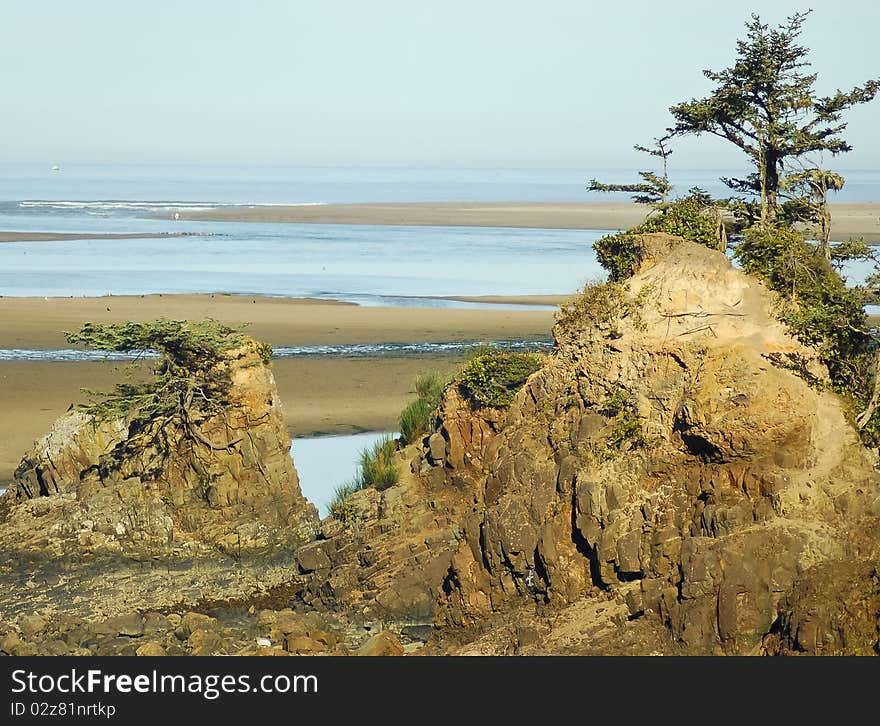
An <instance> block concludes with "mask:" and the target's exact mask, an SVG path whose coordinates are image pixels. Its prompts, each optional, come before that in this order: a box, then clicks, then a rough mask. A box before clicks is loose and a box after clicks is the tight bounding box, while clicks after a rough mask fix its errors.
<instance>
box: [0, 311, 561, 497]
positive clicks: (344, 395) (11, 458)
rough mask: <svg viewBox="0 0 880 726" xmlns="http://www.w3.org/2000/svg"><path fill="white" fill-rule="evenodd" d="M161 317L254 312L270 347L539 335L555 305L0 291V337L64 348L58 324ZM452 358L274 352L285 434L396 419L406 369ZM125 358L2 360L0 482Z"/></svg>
mask: <svg viewBox="0 0 880 726" xmlns="http://www.w3.org/2000/svg"><path fill="white" fill-rule="evenodd" d="M517 299H519V300H521V301H522V302H531V303H533V304H537V303H535V301H534V300H533V299H532V298H528V297H526V298H517ZM501 300H504V299H503V298H502V299H501ZM162 316H164V317H168V318H173V319H197V318H203V317H208V316H210V317H214V318H216V319H218V320H222V321H224V322H228V323H244V322H252V323H253V324H252V325H251V326H250V327H249V328H248V331H249V333H250V334H251V335H253V336H254V337H256V338H258V339H261V340H266V341H268V342H270V343H272V344H273V345H276V346H278V345H316V344H329V343H332V344H345V343H377V342H398V343H406V342H428V341H434V342H450V341H461V340H478V341H481V340H486V341H488V340H501V339H509V340H539V339H540V340H546V339H548V338H549V337H550V328H551V326H552V324H553V311H552V310H485V309H471V310H450V309H443V308H375V307H358V306H355V305H349V304H344V303H336V302H333V301H316V300H296V299H283V298H263V297H242V296H233V295H214V296H212V295H148V296H145V297H105V298H48V299H43V298H0V319H2V320H3V321H4V324H3V326H2V327H0V348H26V349H52V348H64V347H70V346H69V345H68V344H67V343H66V341H65V340H64V335H63V333H62V332H61V331H63V330H74V329H77V328H78V327H79V326H81V325H82V323H84V322H87V321H95V322H119V321H125V320H153V319H155V318H158V317H162ZM460 361H461V355H444V356H406V357H371V358H327V357H324V358H317V357H308V358H294V359H279V360H276V361H274V363H273V368H274V370H275V376H276V379H277V382H278V386H279V391H280V393H281V398H282V402H283V405H284V413H285V418H286V421H287V424H288V427H289V429H290V431H291V433H292V434H293V435H295V436H308V435H317V434H344V433H353V432H357V431H363V430H393V429H395V428H396V425H397V416H398V414H399V413H400V409H401V408H402V407H403V406H404V404H405V403H406V402H407V400H408V399H409V398H410V396H411V395H412V384H413V380H414V378H415V376H416V375H418V374H419V373H422V372H425V371H429V370H438V371H441V372H443V373H447V372H451V371H452V370H454V369H455V368H456V367H457V366H458V365H460ZM125 368H127V366H126V365H125V364H122V363H118V362H33V361H27V362H11V361H10V362H0V412H2V416H0V482H2V481H8V480H9V479H10V478H11V476H12V472H13V470H14V469H15V467H16V466H17V464H18V462H19V460H20V458H21V456H22V454H23V453H24V452H25V451H26V450H27V448H28V447H30V446H31V444H32V443H33V441H34V440H35V439H37V438H39V437H40V436H42V435H43V434H45V433H46V432H47V431H48V429H49V426H51V424H52V422H53V421H54V420H55V419H56V418H57V417H58V416H60V415H61V414H62V413H64V411H66V410H67V408H68V407H69V406H70V404H71V403H82V402H85V401H86V397H85V395H84V394H83V393H82V392H81V390H80V389H82V388H88V389H93V390H109V389H110V388H112V386H113V384H114V383H116V382H118V381H120V380H122V376H123V371H124V369H125Z"/></svg>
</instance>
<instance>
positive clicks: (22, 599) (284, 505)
mask: <svg viewBox="0 0 880 726" xmlns="http://www.w3.org/2000/svg"><path fill="white" fill-rule="evenodd" d="M218 365H222V366H226V367H228V372H229V374H230V375H229V379H228V380H229V381H230V383H231V385H230V386H229V390H228V397H227V402H226V405H224V406H223V407H222V408H220V409H219V410H217V411H214V412H212V413H209V414H207V415H206V416H204V417H202V418H200V420H199V421H198V425H197V427H196V426H190V427H189V429H187V428H186V427H185V426H183V425H181V422H180V420H179V419H178V418H176V417H171V418H169V419H157V420H154V421H152V422H150V424H149V425H148V426H146V427H145V428H144V427H143V425H142V424H141V426H140V427H137V426H135V425H134V424H133V423H132V420H131V419H130V418H110V419H96V418H93V417H91V416H89V415H87V414H86V413H83V412H80V411H70V412H68V413H67V414H66V415H65V416H63V417H62V418H61V419H59V421H58V422H57V423H56V424H55V425H54V426H53V428H52V430H51V431H50V432H49V434H47V435H46V436H45V437H44V438H43V439H41V440H40V441H38V442H37V443H36V445H35V446H34V448H33V450H32V451H30V452H29V453H28V454H27V455H26V456H25V457H24V458H23V460H22V463H21V465H20V466H19V467H18V469H17V471H16V472H15V482H14V484H13V486H11V487H10V488H9V490H8V491H7V492H6V494H5V495H4V496H3V497H0V550H2V552H3V558H2V562H0V624H2V622H3V621H6V622H7V623H8V622H13V621H15V620H16V619H17V618H18V617H19V616H21V615H23V614H29V613H33V612H37V611H38V612H41V613H43V614H44V616H45V617H47V618H49V619H56V618H59V617H68V616H70V617H78V618H86V619H88V620H93V619H95V618H98V619H100V618H107V617H110V616H113V615H115V614H118V613H119V612H130V611H131V610H139V611H141V612H144V611H149V610H166V611H167V610H170V609H186V608H192V607H215V606H218V605H220V604H222V603H224V602H232V603H241V602H250V601H259V600H260V599H261V598H262V599H270V600H271V599H272V598H274V597H277V595H275V594H274V593H276V592H277V591H278V589H279V588H282V589H283V588H284V587H287V586H288V585H289V583H290V582H291V580H292V579H295V578H296V577H297V569H296V567H295V565H294V563H293V556H292V552H293V550H295V549H296V548H297V547H298V546H299V545H301V544H303V543H304V542H308V541H311V540H312V539H313V538H314V534H315V529H316V527H317V524H318V518H317V511H316V510H315V507H314V506H313V505H312V504H310V503H309V502H308V501H306V500H305V498H304V497H303V496H302V494H301V492H300V489H299V482H298V480H297V474H296V470H295V468H294V466H293V462H292V459H291V456H290V438H289V435H288V433H287V430H286V428H285V426H284V422H283V418H282V414H281V411H280V401H279V398H278V392H277V390H276V387H275V381H274V377H273V375H272V370H271V367H270V365H269V363H268V362H267V361H266V360H265V356H264V353H263V351H262V350H261V349H260V348H259V346H258V345H257V344H255V343H254V342H253V341H250V340H249V339H245V340H244V342H243V343H242V344H241V345H239V346H237V347H236V348H234V349H232V350H228V351H226V353H224V355H223V356H222V360H221V361H220V363H219V364H218Z"/></svg>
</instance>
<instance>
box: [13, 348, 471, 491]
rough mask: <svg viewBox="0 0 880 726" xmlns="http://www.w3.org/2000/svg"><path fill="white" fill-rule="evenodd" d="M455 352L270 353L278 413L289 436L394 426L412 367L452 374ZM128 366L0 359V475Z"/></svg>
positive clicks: (109, 386)
mask: <svg viewBox="0 0 880 726" xmlns="http://www.w3.org/2000/svg"><path fill="white" fill-rule="evenodd" d="M460 364H461V357H460V356H451V355H450V356H420V357H416V356H407V357H400V358H393V357H383V358H311V357H310V358H292V359H291V358H287V359H281V360H276V361H273V363H272V368H273V370H274V372H275V380H276V382H277V384H278V391H279V393H280V395H281V402H282V407H283V411H284V418H285V421H286V422H287V425H288V429H289V430H290V432H291V435H293V436H316V435H325V434H350V433H357V432H360V431H394V430H396V429H397V417H398V415H399V414H400V410H401V409H402V408H403V406H404V405H405V404H406V403H407V401H408V400H409V399H410V398H412V397H414V395H415V394H414V392H413V381H414V379H415V377H416V376H417V375H419V374H420V373H424V372H427V371H432V370H436V371H439V372H441V373H443V374H447V373H449V374H451V373H452V372H453V371H454V370H455V369H456V368H457V367H458V366H459V365H460ZM127 368H128V366H127V365H125V364H122V363H114V362H64V363H56V362H43V361H39V362H31V361H28V362H6V361H0V412H2V416H0V483H2V482H8V481H10V480H11V478H12V472H13V471H14V470H15V467H16V466H18V463H19V461H20V460H21V457H22V455H23V454H24V453H25V452H26V451H27V450H28V449H29V448H30V447H31V445H32V444H33V443H34V441H35V440H36V439H38V438H40V437H41V436H43V435H44V434H45V433H46V432H47V431H48V430H49V427H50V426H51V425H52V423H53V422H54V421H55V419H57V418H58V417H59V416H60V415H61V414H63V413H64V412H65V411H66V410H67V409H68V408H69V406H70V405H71V404H72V403H86V402H87V401H88V397H87V396H86V395H85V394H84V393H83V392H82V391H81V390H80V389H82V388H89V389H92V390H111V389H112V387H113V385H114V384H115V383H117V382H119V381H121V380H123V379H124V375H125V369H127Z"/></svg>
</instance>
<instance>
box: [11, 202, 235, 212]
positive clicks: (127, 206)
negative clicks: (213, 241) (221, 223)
mask: <svg viewBox="0 0 880 726" xmlns="http://www.w3.org/2000/svg"><path fill="white" fill-rule="evenodd" d="M16 206H17V207H18V208H19V209H63V210H83V211H90V210H101V211H110V212H112V211H124V210H132V211H162V210H166V209H169V210H170V209H175V210H181V211H188V212H197V211H209V210H211V209H217V208H218V207H222V206H224V205H222V204H215V203H213V202H169V201H160V202H138V201H123V200H106V201H68V200H58V201H49V200H41V199H27V200H24V201H20V202H17V203H16Z"/></svg>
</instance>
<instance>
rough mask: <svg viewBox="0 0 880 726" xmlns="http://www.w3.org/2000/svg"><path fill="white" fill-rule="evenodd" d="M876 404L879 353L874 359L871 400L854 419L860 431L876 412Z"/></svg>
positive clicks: (879, 392) (879, 394) (879, 380)
mask: <svg viewBox="0 0 880 726" xmlns="http://www.w3.org/2000/svg"><path fill="white" fill-rule="evenodd" d="M878 402H880V351H878V353H877V355H876V356H875V358H874V390H873V391H872V393H871V400H870V401H868V405H867V407H866V408H865V410H864V411H862V413H861V414H859V416H858V418H857V419H856V426H858V427H859V430H860V431H861V430H862V429H863V428H865V426H867V425H868V422H869V421H870V420H871V416H873V415H874V411H876V410H877V404H878Z"/></svg>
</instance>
